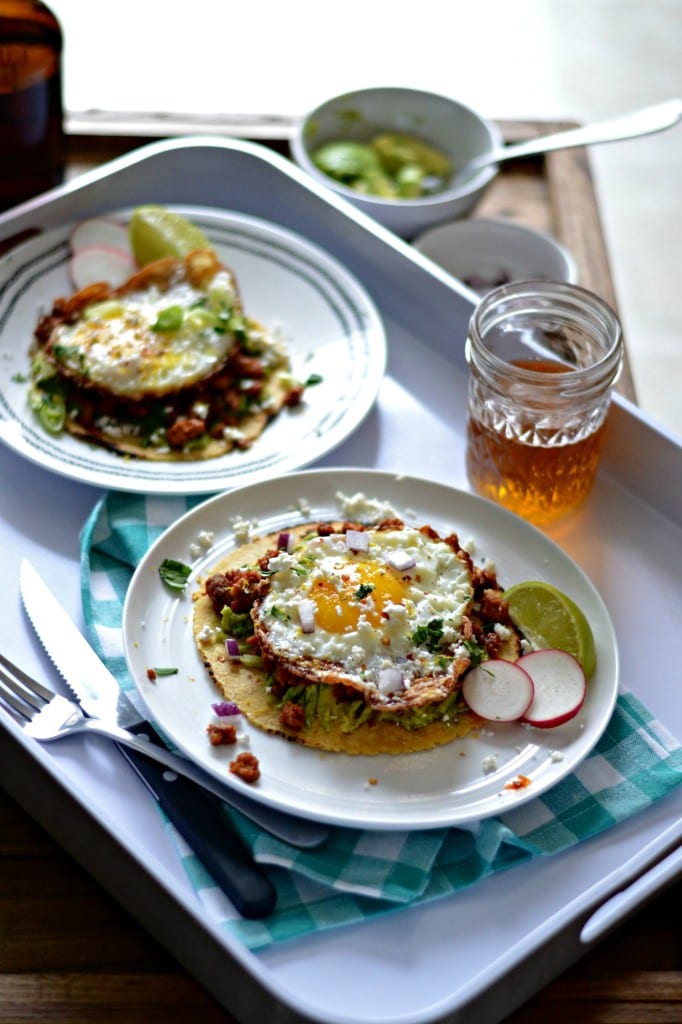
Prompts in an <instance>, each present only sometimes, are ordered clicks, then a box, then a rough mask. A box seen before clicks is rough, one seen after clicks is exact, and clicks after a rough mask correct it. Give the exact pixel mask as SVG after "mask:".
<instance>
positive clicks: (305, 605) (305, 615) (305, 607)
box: [298, 598, 315, 633]
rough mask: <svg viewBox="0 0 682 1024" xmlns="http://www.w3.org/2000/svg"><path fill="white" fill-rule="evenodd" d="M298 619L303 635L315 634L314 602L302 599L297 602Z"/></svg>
mask: <svg viewBox="0 0 682 1024" xmlns="http://www.w3.org/2000/svg"><path fill="white" fill-rule="evenodd" d="M298 617H299V619H300V620H301V629H302V630H303V632H304V633H314V632H315V602H314V601H308V600H307V599H306V598H304V599H303V600H302V601H299V602H298Z"/></svg>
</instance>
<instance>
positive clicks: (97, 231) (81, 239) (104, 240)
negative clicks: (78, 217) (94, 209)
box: [70, 217, 130, 255]
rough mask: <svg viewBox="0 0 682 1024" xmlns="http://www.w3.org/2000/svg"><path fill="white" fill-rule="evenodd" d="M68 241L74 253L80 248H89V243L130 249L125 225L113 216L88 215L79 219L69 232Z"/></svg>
mask: <svg viewBox="0 0 682 1024" xmlns="http://www.w3.org/2000/svg"><path fill="white" fill-rule="evenodd" d="M70 242H71V252H72V253H73V254H74V255H75V253H77V252H80V251H81V249H89V248H90V246H91V245H97V246H99V245H105V246H111V247H112V248H114V249H125V250H126V251H129V250H130V239H129V237H128V228H127V226H126V225H125V224H122V223H121V221H120V220H114V218H113V217H89V218H88V219H87V220H82V221H80V223H79V224H76V226H75V227H74V229H73V231H72V232H71V239H70Z"/></svg>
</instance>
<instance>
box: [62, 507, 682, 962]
mask: <svg viewBox="0 0 682 1024" xmlns="http://www.w3.org/2000/svg"><path fill="white" fill-rule="evenodd" d="M200 501H201V499H200V498H168V497H149V496H138V495H128V494H121V493H114V494H110V495H107V496H105V497H104V498H102V499H101V500H100V502H99V503H98V504H97V505H96V507H95V508H94V510H93V512H92V514H91V516H90V518H89V519H88V522H87V523H86V525H85V527H84V529H83V533H82V537H81V554H82V560H81V584H82V597H83V608H84V613H85V620H86V623H87V626H88V630H89V633H90V640H91V642H92V644H93V646H94V647H95V649H96V650H97V651H98V653H99V655H100V656H101V657H102V659H103V660H104V661H105V663H106V664H107V665H108V667H109V669H110V670H111V671H112V672H113V674H114V675H115V676H116V678H117V679H118V681H119V683H120V685H121V688H122V689H123V690H125V691H126V693H127V694H128V696H129V697H130V698H131V699H132V700H133V702H135V703H137V705H138V707H139V709H140V711H141V713H142V708H141V706H140V704H139V701H138V699H137V695H136V692H135V689H134V687H133V683H132V680H131V679H130V677H129V674H128V670H127V667H126V662H125V657H124V654H123V647H122V639H121V614H122V610H123V601H124V598H125V594H126V590H127V588H128V585H129V583H130V579H131V577H132V574H133V571H134V567H135V566H136V565H137V563H138V562H139V561H140V559H141V558H142V556H143V555H144V554H145V552H146V551H147V549H148V547H149V546H150V544H151V543H152V542H153V541H155V540H156V539H157V538H158V537H159V536H160V534H161V533H162V532H163V531H164V530H165V529H166V527H167V526H169V525H170V524H171V523H172V522H174V521H175V520H176V519H177V518H178V517H179V516H180V515H182V514H184V513H185V512H187V511H188V510H189V509H190V508H193V507H195V506H196V505H197V504H199V503H200ZM680 783H682V746H680V744H679V743H677V741H676V740H675V739H674V738H673V737H672V736H670V735H669V734H668V733H667V731H666V730H665V729H664V728H663V727H662V726H661V724H660V723H659V722H657V721H656V720H655V719H653V718H652V716H651V715H650V714H649V713H648V712H647V710H646V708H644V707H643V706H642V704H641V703H640V702H639V701H638V700H637V699H636V698H635V697H633V696H632V694H629V693H621V694H620V695H619V697H618V701H617V706H616V709H615V712H614V714H613V716H612V719H611V721H610V723H609V725H608V728H607V729H606V732H605V733H604V735H603V737H602V738H601V740H600V741H599V743H598V744H597V746H596V747H595V749H594V750H593V752H592V753H591V754H590V756H588V757H587V758H586V759H585V760H584V761H583V762H582V763H581V764H580V765H578V767H577V768H576V769H575V771H574V772H573V774H571V775H570V776H568V777H567V778H565V779H563V780H562V781H561V782H559V783H558V784H557V785H556V786H554V787H553V788H552V789H550V790H549V791H548V792H547V793H544V794H543V795H542V796H541V797H536V798H535V799H534V800H532V801H529V802H528V803H526V804H524V805H522V806H521V807H519V808H518V809H516V810H513V811H511V812H509V813H507V814H505V815H503V816H501V817H497V818H489V819H486V820H483V821H481V822H477V823H475V824H473V825H471V826H469V827H458V828H439V829H432V830H425V831H415V832H395V831H386V832H381V831H363V830H355V829H350V828H340V827H334V828H332V830H331V836H330V838H329V839H328V840H327V841H326V843H325V844H324V846H322V847H321V848H320V849H316V850H312V851H302V850H298V849H295V848H293V847H291V846H288V845H287V844H286V843H283V842H281V841H279V840H277V839H274V838H273V837H272V836H270V835H269V834H267V833H265V832H263V831H262V830H261V829H259V828H258V826H255V825H253V824H252V823H251V822H250V821H248V820H247V819H246V818H244V817H243V815H241V814H239V812H236V811H232V810H228V809H227V808H226V809H225V813H227V814H229V816H230V818H231V820H232V822H233V824H234V825H235V827H236V828H237V829H238V831H239V832H240V833H241V835H242V836H243V837H244V838H245V840H246V841H247V842H248V843H249V845H250V846H251V848H252V850H253V852H254V856H255V858H256V859H257V860H258V861H259V862H260V863H262V864H264V865H267V868H266V870H267V871H268V873H269V874H270V875H271V878H272V881H273V883H274V885H275V886H276V889H277V905H276V908H275V910H274V912H273V913H272V915H271V916H270V917H268V918H267V919H265V920H262V921H246V920H243V919H241V918H240V917H239V915H238V914H237V913H236V912H235V910H234V908H233V907H232V905H231V904H230V903H229V901H228V900H227V898H226V897H225V896H224V895H223V893H222V891H221V890H219V889H218V887H217V886H216V885H215V883H214V882H213V880H212V878H211V877H210V875H208V874H207V872H206V870H205V869H204V868H203V866H202V865H201V864H200V863H199V861H198V860H197V858H196V857H195V856H194V855H193V853H192V851H191V850H189V849H188V848H187V846H186V844H185V843H184V842H183V840H182V839H181V837H180V836H179V835H178V834H177V832H176V831H175V829H174V828H173V827H172V825H171V824H170V823H169V822H166V827H167V828H168V830H169V832H170V833H171V835H172V838H173V841H174V843H175V844H176V846H177V849H178V851H179V854H180V856H181V858H182V861H183V864H184V866H185V868H186V871H187V874H188V877H189V878H190V880H191V883H192V885H193V886H194V888H195V890H196V892H197V895H198V898H199V899H200V900H201V902H202V904H203V905H204V908H205V911H206V913H207V914H210V915H211V917H212V918H213V919H214V920H217V921H218V922H220V923H221V924H222V925H223V926H224V927H225V928H227V929H229V930H230V931H232V932H233V933H235V934H236V935H237V936H238V937H239V938H240V939H241V940H242V941H243V942H244V944H245V945H247V946H248V947H249V948H251V949H261V948H264V947H266V946H269V945H272V944H273V943H277V942H281V941H284V940H288V939H291V938H294V937H296V936H302V935H307V934H310V933H313V932H319V931H322V930H325V929H328V928H335V927H338V926H340V925H344V924H349V923H352V922H358V921H363V920H366V919H368V918H373V917H376V916H377V915H380V914H386V913H393V912H396V911H397V910H399V909H401V908H404V907H406V906H410V905H415V904H420V903H425V902H427V901H431V900H435V899H440V898H442V897H445V896H448V895H451V894H452V893H455V892H457V891H458V890H461V889H463V888H466V887H468V886H470V885H472V884H474V883H476V882H478V881H479V880H480V879H483V878H485V877H486V876H487V875H490V874H493V873H495V872H498V871H504V870H506V869H507V868H510V867H513V866H514V865H515V864H520V863H523V862H526V861H529V860H531V859H533V858H536V857H542V856H547V855H551V854H556V853H559V852H560V851H562V850H566V849H568V848H570V847H571V846H574V845H575V844H576V843H579V842H582V841H583V840H585V839H589V838H590V837H591V836H595V835H597V834H598V833H600V832H602V831H604V829H607V828H609V827H611V826H612V825H614V824H616V823H617V822H619V821H623V820H624V819H625V818H628V817H629V816H630V815H632V814H635V813H637V811H640V810H642V809H643V808H645V807H648V806H650V805H651V804H652V803H653V802H654V801H656V800H659V799H661V798H662V797H665V796H666V795H667V794H669V793H670V792H671V791H672V790H673V789H674V788H675V787H676V786H678V785H680Z"/></svg>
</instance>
